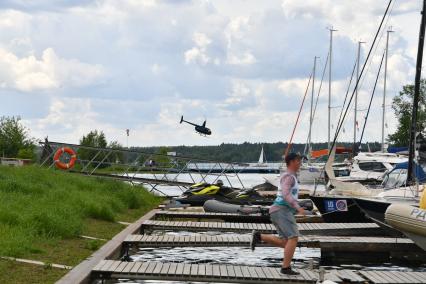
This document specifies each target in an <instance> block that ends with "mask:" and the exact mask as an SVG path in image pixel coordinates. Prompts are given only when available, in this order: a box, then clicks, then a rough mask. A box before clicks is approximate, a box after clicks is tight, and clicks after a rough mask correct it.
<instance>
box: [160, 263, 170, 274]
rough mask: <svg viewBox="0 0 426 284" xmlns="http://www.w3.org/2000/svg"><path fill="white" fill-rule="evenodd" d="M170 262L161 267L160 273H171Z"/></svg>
mask: <svg viewBox="0 0 426 284" xmlns="http://www.w3.org/2000/svg"><path fill="white" fill-rule="evenodd" d="M169 268H170V263H164V264H163V267H162V268H161V271H160V272H159V273H160V274H169Z"/></svg>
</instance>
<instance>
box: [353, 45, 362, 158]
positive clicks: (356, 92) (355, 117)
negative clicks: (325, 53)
mask: <svg viewBox="0 0 426 284" xmlns="http://www.w3.org/2000/svg"><path fill="white" fill-rule="evenodd" d="M362 43H363V42H362V41H359V42H358V53H357V61H356V62H357V63H356V82H358V80H359V61H360V57H361V44H362ZM358 84H359V83H358ZM358 87H359V85H358V86H357V88H356V90H355V107H354V151H356V150H358V149H355V147H356V124H357V113H358Z"/></svg>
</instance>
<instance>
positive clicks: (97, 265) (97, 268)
mask: <svg viewBox="0 0 426 284" xmlns="http://www.w3.org/2000/svg"><path fill="white" fill-rule="evenodd" d="M104 265H105V260H101V261H99V263H98V264H96V266H95V267H94V268H93V270H99V269H100V268H101V267H102V266H104Z"/></svg>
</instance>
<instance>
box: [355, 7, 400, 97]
mask: <svg viewBox="0 0 426 284" xmlns="http://www.w3.org/2000/svg"><path fill="white" fill-rule="evenodd" d="M396 2H397V1H396V0H395V1H393V3H392V5H391V7H390V9H389V13H388V14H389V17H387V18H386V21H385V24H384V27H387V26H388V22H389V19H390V16H391V15H392V12H393V9H394V8H395V3H396ZM384 34H385V29H382V30H381V32H380V36H379V40H378V42H377V45H376V46H375V48H374V51H373V54H374V55H376V54H377V48H378V47H379V44H380V42H381V41H382V39H383V36H384ZM371 63H372V61H370V62H369V63H368V66H367V70H366V72H365V73H368V72H370V68H371ZM365 80H366V76H364V77H363V78H361V82H360V84H359V87H358V90H359V89H361V88H362V86H363V85H364V81H365Z"/></svg>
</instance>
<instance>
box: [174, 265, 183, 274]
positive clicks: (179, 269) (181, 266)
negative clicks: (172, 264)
mask: <svg viewBox="0 0 426 284" xmlns="http://www.w3.org/2000/svg"><path fill="white" fill-rule="evenodd" d="M184 267H185V265H184V264H183V263H178V264H177V267H176V272H175V275H177V276H181V275H183V268H184Z"/></svg>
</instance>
